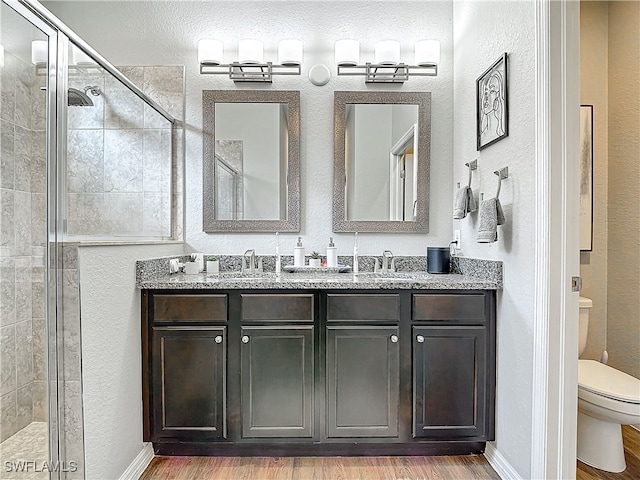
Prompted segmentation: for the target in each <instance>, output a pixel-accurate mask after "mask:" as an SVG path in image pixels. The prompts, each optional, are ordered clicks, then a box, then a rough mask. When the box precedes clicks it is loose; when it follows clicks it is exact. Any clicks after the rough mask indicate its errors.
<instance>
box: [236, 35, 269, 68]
mask: <svg viewBox="0 0 640 480" xmlns="http://www.w3.org/2000/svg"><path fill="white" fill-rule="evenodd" d="M238 61H239V62H240V63H248V64H251V63H264V54H263V51H262V42H261V41H260V40H249V39H243V40H240V41H239V42H238Z"/></svg>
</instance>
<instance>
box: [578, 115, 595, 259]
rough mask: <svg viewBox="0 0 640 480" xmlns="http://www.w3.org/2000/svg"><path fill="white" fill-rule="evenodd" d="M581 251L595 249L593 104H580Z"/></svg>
mask: <svg viewBox="0 0 640 480" xmlns="http://www.w3.org/2000/svg"><path fill="white" fill-rule="evenodd" d="M580 251H581V252H591V251H593V105H580Z"/></svg>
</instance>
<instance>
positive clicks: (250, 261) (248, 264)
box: [242, 249, 256, 273]
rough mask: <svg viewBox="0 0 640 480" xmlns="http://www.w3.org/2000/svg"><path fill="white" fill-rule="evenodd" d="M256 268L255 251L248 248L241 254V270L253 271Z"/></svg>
mask: <svg viewBox="0 0 640 480" xmlns="http://www.w3.org/2000/svg"><path fill="white" fill-rule="evenodd" d="M255 269H256V251H255V250H253V249H249V250H247V251H246V252H244V255H243V256H242V271H243V272H252V273H253V272H254V271H255Z"/></svg>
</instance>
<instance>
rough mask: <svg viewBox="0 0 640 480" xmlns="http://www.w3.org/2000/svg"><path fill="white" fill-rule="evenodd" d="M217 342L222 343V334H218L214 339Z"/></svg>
mask: <svg viewBox="0 0 640 480" xmlns="http://www.w3.org/2000/svg"><path fill="white" fill-rule="evenodd" d="M213 340H214V341H215V342H216V343H222V335H218V336H217V337H216V338H214V339H213Z"/></svg>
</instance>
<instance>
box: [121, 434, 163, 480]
mask: <svg viewBox="0 0 640 480" xmlns="http://www.w3.org/2000/svg"><path fill="white" fill-rule="evenodd" d="M154 456H155V454H154V453H153V444H151V443H145V444H144V446H143V447H142V451H141V452H140V453H139V454H138V456H137V457H136V458H134V459H133V462H131V465H129V466H128V467H127V469H126V470H125V471H124V473H123V474H122V475H121V476H120V480H138V479H139V478H140V477H141V476H142V473H143V472H144V470H145V469H146V468H147V467H148V466H149V464H150V463H151V460H153V457H154Z"/></svg>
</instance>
